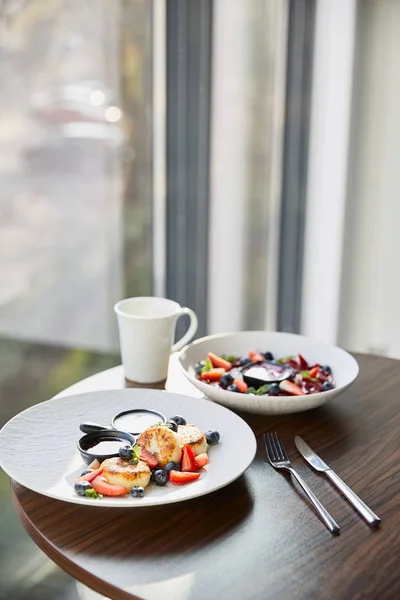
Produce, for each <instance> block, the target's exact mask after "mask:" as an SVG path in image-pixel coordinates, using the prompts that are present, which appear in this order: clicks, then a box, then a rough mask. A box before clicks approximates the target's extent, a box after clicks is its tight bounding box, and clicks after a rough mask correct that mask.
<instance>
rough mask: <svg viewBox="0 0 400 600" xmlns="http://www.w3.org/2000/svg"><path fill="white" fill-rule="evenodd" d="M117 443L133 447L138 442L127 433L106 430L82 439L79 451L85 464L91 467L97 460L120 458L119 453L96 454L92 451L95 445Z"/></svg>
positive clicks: (95, 432)
mask: <svg viewBox="0 0 400 600" xmlns="http://www.w3.org/2000/svg"><path fill="white" fill-rule="evenodd" d="M110 440H112V441H116V442H119V441H120V442H121V446H127V445H130V446H133V445H134V444H135V442H136V439H135V437H134V436H133V435H131V434H130V433H127V432H126V431H115V430H111V429H106V430H104V431H93V432H92V433H87V434H86V435H84V436H83V437H81V438H80V440H79V442H78V444H77V445H78V450H79V452H80V453H81V456H82V458H83V460H84V461H85V463H86V464H87V465H89V464H90V463H91V462H93V461H94V459H95V458H97V460H99V461H100V462H102V461H103V460H105V459H106V458H113V457H114V456H119V454H118V452H113V453H112V454H96V453H95V452H94V451H91V450H90V448H92V447H93V446H94V445H95V444H98V443H100V442H105V441H110Z"/></svg>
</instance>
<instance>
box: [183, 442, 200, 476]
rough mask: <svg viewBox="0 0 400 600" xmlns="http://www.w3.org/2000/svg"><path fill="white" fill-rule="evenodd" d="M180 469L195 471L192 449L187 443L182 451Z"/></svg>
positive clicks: (195, 465)
mask: <svg viewBox="0 0 400 600" xmlns="http://www.w3.org/2000/svg"><path fill="white" fill-rule="evenodd" d="M181 469H182V471H185V472H186V471H187V472H190V471H195V470H196V469H197V464H196V461H195V457H194V454H193V450H192V449H191V447H190V446H188V444H186V446H185V447H184V448H183V451H182V462H181Z"/></svg>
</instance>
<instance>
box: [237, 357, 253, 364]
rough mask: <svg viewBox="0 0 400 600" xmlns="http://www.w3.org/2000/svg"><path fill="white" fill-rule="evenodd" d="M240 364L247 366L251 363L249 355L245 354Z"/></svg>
mask: <svg viewBox="0 0 400 600" xmlns="http://www.w3.org/2000/svg"><path fill="white" fill-rule="evenodd" d="M239 364H240V366H241V367H247V365H250V364H251V360H250V358H248V357H247V356H243V358H241V359H240V363H239Z"/></svg>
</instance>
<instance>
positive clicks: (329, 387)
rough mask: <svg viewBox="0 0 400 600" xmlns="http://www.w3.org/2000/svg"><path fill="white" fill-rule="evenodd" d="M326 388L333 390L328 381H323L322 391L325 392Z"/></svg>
mask: <svg viewBox="0 0 400 600" xmlns="http://www.w3.org/2000/svg"><path fill="white" fill-rule="evenodd" d="M328 390H333V385H332V383H331V382H330V381H325V382H324V383H323V384H322V391H323V392H327V391H328Z"/></svg>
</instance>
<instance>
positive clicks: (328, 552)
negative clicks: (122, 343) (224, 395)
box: [12, 355, 400, 600]
mask: <svg viewBox="0 0 400 600" xmlns="http://www.w3.org/2000/svg"><path fill="white" fill-rule="evenodd" d="M357 360H358V361H359V364H360V376H359V379H358V380H357V381H356V383H355V384H354V385H353V386H352V387H351V388H350V389H349V390H348V391H346V392H345V393H344V394H343V395H342V396H340V397H339V398H337V399H335V400H333V401H332V402H331V403H330V404H327V405H326V406H324V407H321V408H319V409H316V410H314V411H310V412H304V413H299V414H296V415H287V416H281V417H262V416H261V417H260V416H255V415H242V416H243V418H244V419H245V420H246V421H247V422H248V423H249V425H250V426H251V427H252V428H253V430H254V432H255V434H256V436H257V440H258V451H257V456H256V459H255V461H254V462H253V464H252V465H251V466H250V468H249V469H248V470H247V471H246V473H245V474H244V475H243V476H242V477H241V478H240V479H239V480H237V481H236V482H235V483H233V484H231V485H229V486H227V487H226V488H224V489H222V490H220V491H217V492H214V493H212V494H209V495H208V496H204V497H202V498H199V499H194V500H190V501H187V502H182V503H179V504H172V505H167V506H165V507H149V508H143V509H140V510H139V509H138V510H131V509H126V510H125V509H111V508H98V509H97V508H96V509H93V508H92V507H83V506H79V505H75V504H68V503H64V502H60V501H57V500H53V499H51V498H47V497H45V496H41V495H39V494H36V493H34V492H31V491H29V490H27V489H25V488H23V487H22V486H20V485H18V484H16V483H14V482H13V483H12V488H13V499H14V504H15V507H16V510H17V512H18V514H19V516H20V518H21V520H22V522H23V524H24V526H25V528H26V530H27V531H28V533H29V534H30V536H31V537H32V538H33V540H34V541H35V542H36V543H37V545H38V546H39V547H40V548H41V549H42V550H43V551H44V552H45V553H46V554H48V556H49V557H50V558H52V559H53V560H54V561H55V562H56V563H57V564H58V565H59V566H60V567H62V568H63V569H64V570H65V571H67V572H69V573H70V574H72V575H73V576H74V577H75V578H76V579H78V580H79V581H81V582H82V583H84V584H85V585H87V586H88V587H91V588H92V589H94V590H96V591H97V592H99V593H101V594H103V595H105V596H107V597H109V598H112V599H115V600H119V599H128V598H129V599H132V598H141V599H146V600H153V599H154V600H155V599H157V600H158V599H159V598H162V599H163V600H170V599H171V600H172V599H173V600H200V599H201V600H204V598H210V597H212V598H218V599H219V600H225V599H226V600H228V599H229V600H235V599H236V598H238V599H239V598H240V599H241V600H246V599H257V600H260V599H262V600H265V599H269V598H271V599H274V600H288V599H289V598H290V599H291V600H297V599H299V600H300V599H301V600H303V599H307V600H310V599H314V598H315V599H317V598H323V599H330V598H335V599H337V598H339V599H341V600H357V599H361V598H368V599H375V598H379V599H392V598H393V599H394V598H400V577H399V566H400V535H399V525H400V510H399V508H400V507H399V504H400V502H399V500H400V495H399V479H400V478H399V473H400V466H399V465H400V446H399V431H400V411H399V386H400V362H399V361H395V360H391V359H386V358H380V357H372V356H366V355H357ZM123 386H124V381H123V377H122V375H121V369H120V368H116V369H110V371H108V372H107V371H106V372H103V373H101V374H99V375H98V376H94V377H91V378H90V380H87V381H86V382H82V383H81V384H80V385H79V384H78V385H77V386H74V387H73V388H71V390H69V391H70V392H71V391H72V392H74V393H75V392H82V391H86V390H88V389H89V388H90V390H96V389H107V387H108V389H115V388H116V387H123ZM168 388H169V389H171V390H172V389H173V386H171V384H169V386H168ZM178 388H179V385H178ZM67 392H68V390H67ZM268 430H274V431H277V432H278V433H279V435H280V437H281V439H282V441H283V443H284V445H285V446H286V449H287V451H288V453H289V456H290V457H291V458H292V460H293V464H294V466H295V467H296V468H298V470H299V472H300V473H301V474H302V475H303V477H304V479H305V480H306V481H307V482H308V483H309V485H310V486H311V487H312V489H313V490H314V492H315V493H316V494H317V496H318V497H319V499H320V500H321V501H322V502H323V504H324V505H325V506H326V508H327V509H328V510H329V511H330V512H331V514H332V515H333V517H334V518H335V519H336V520H337V521H338V523H339V524H340V527H341V534H340V535H339V536H331V535H330V534H329V532H328V530H327V529H326V528H325V527H324V525H323V524H322V522H321V521H320V520H319V518H318V517H317V516H316V513H315V512H314V511H313V509H312V508H311V507H310V504H309V503H308V501H307V499H306V497H305V496H304V494H303V493H302V491H301V490H300V489H299V488H298V486H297V485H296V484H295V483H293V481H292V480H291V479H290V477H288V476H286V475H283V474H282V473H281V472H277V471H275V470H274V469H272V467H270V465H269V464H267V463H266V460H265V451H264V448H263V444H262V437H261V434H262V432H263V431H268ZM296 434H299V435H301V436H302V437H304V439H305V440H306V441H307V442H308V443H309V445H310V446H311V447H312V448H313V449H314V450H316V451H317V452H318V453H320V455H321V456H322V458H323V459H324V460H325V461H326V462H327V463H328V464H329V465H330V466H331V467H332V468H333V469H335V470H336V471H337V473H338V474H339V475H340V476H341V477H342V478H343V479H344V480H345V481H346V482H347V483H348V484H349V485H350V486H351V487H352V488H353V490H354V491H355V492H356V493H357V494H359V495H360V496H361V498H362V499H363V500H364V501H365V502H366V503H367V504H368V505H369V506H370V507H371V508H372V509H373V510H374V511H375V512H376V513H377V514H378V515H379V516H380V517H381V519H382V524H381V526H380V527H379V528H372V527H369V526H368V525H367V524H366V523H365V522H364V521H363V520H362V519H361V518H360V517H359V515H358V514H357V513H356V512H355V511H354V510H353V508H352V507H351V506H350V505H349V504H348V503H347V501H346V500H345V499H344V498H343V497H341V496H340V494H339V492H338V491H337V490H336V488H334V487H333V486H332V485H331V484H330V482H329V481H328V480H327V479H326V478H325V477H324V476H323V475H318V474H316V473H315V472H313V471H312V470H311V469H310V468H309V467H308V466H307V465H306V463H305V461H304V460H303V459H302V458H301V456H300V455H299V454H298V452H297V450H296V448H295V446H294V443H293V438H294V436H295V435H296ZM238 443H240V440H238Z"/></svg>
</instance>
